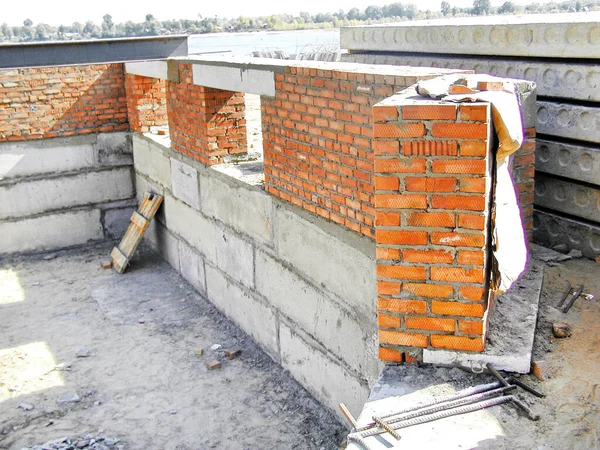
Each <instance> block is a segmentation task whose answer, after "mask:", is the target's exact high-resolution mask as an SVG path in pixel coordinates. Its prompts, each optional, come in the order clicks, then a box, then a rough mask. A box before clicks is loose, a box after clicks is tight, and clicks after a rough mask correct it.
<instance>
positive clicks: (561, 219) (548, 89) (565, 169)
mask: <svg viewBox="0 0 600 450" xmlns="http://www.w3.org/2000/svg"><path fill="white" fill-rule="evenodd" d="M599 44H600V12H592V13H585V14H553V15H527V16H491V17H485V18H461V19H452V20H437V21H420V22H407V23H401V24H386V25H376V26H368V27H349V28H344V29H342V31H341V46H342V48H346V49H348V51H349V53H348V54H347V55H345V56H344V59H345V60H347V61H352V62H361V63H368V64H394V65H410V66H425V67H443V68H457V69H472V70H474V71H475V72H476V73H489V74H492V75H497V76H503V77H511V78H523V79H527V80H531V81H534V82H536V84H537V88H538V103H537V122H538V124H537V132H538V141H537V150H536V180H535V181H536V192H535V207H536V211H535V215H534V240H536V241H537V242H539V243H541V244H544V245H549V246H554V245H556V244H566V245H567V246H568V247H569V248H572V249H573V248H575V249H579V250H581V251H582V252H583V253H584V254H585V255H586V256H588V257H595V256H597V255H598V254H600V45H599Z"/></svg>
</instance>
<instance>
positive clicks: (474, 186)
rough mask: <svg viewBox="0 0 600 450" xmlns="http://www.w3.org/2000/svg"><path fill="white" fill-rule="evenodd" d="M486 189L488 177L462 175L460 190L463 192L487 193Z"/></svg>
mask: <svg viewBox="0 0 600 450" xmlns="http://www.w3.org/2000/svg"><path fill="white" fill-rule="evenodd" d="M485 190H486V179H485V178H468V177H462V178H461V179H460V191H461V192H478V193H485Z"/></svg>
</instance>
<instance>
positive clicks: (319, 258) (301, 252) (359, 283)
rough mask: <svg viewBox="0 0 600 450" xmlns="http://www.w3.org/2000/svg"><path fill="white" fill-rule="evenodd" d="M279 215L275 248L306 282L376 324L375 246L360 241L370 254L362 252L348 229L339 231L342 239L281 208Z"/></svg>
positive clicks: (339, 228) (361, 320)
mask: <svg viewBox="0 0 600 450" xmlns="http://www.w3.org/2000/svg"><path fill="white" fill-rule="evenodd" d="M275 215H276V217H275V228H274V236H275V248H276V249H277V252H278V254H279V256H280V257H281V258H282V259H283V260H284V261H286V262H287V263H289V264H291V265H292V266H293V267H295V268H296V269H298V271H299V272H300V273H301V274H302V276H303V277H304V278H307V279H309V280H311V281H313V283H315V284H317V285H322V286H324V287H325V288H326V289H327V290H328V291H330V292H332V293H334V294H335V295H336V296H338V297H339V298H340V299H341V300H342V301H343V302H344V303H346V304H347V305H349V306H350V307H351V308H352V310H353V312H354V314H356V317H357V318H358V320H359V322H360V323H368V322H370V321H372V320H373V312H374V311H375V310H376V283H375V280H376V279H377V277H376V275H375V244H374V242H372V241H370V240H368V238H364V239H362V238H357V239H359V240H360V241H361V242H360V243H364V244H365V247H366V248H368V254H367V253H364V252H363V251H361V250H358V249H357V248H356V247H355V245H356V244H354V245H350V244H349V242H351V240H350V238H355V236H354V235H353V234H352V232H351V231H349V230H347V229H345V228H342V227H335V230H336V231H337V232H338V233H339V234H338V235H335V234H331V233H328V232H325V231H324V230H323V229H322V228H321V227H320V226H318V225H316V224H315V223H311V222H309V221H308V220H307V219H305V218H304V217H302V216H300V215H299V214H297V213H296V212H294V211H292V210H290V209H287V208H285V207H280V208H277V209H276V212H275ZM350 235H351V236H350ZM347 238H348V239H347ZM371 251H372V253H371Z"/></svg>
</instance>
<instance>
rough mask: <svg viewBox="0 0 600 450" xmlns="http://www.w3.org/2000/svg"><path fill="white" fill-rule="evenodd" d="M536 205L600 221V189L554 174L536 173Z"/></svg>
mask: <svg viewBox="0 0 600 450" xmlns="http://www.w3.org/2000/svg"><path fill="white" fill-rule="evenodd" d="M534 203H535V205H536V206H543V207H544V208H548V209H553V210H555V211H560V212H562V213H566V214H571V215H573V216H577V217H581V218H583V219H588V220H593V221H595V222H600V191H599V190H598V189H594V188H592V187H589V186H586V185H582V184H578V183H572V182H569V181H566V180H563V179H560V178H554V177H553V176H552V175H545V174H543V173H540V172H537V173H536V174H535V200H534Z"/></svg>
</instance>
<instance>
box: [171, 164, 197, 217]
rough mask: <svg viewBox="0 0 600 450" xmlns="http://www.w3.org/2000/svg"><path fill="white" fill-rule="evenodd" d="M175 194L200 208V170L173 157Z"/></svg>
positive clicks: (172, 173)
mask: <svg viewBox="0 0 600 450" xmlns="http://www.w3.org/2000/svg"><path fill="white" fill-rule="evenodd" d="M171 185H172V186H173V187H172V191H173V195H174V196H175V197H177V198H178V199H180V200H181V201H183V202H185V203H187V204H188V205H190V206H191V207H193V208H195V209H198V210H199V209H200V192H199V185H198V171H197V170H196V169H194V168H193V167H191V166H189V165H188V164H186V163H184V162H181V161H179V160H177V159H174V158H171Z"/></svg>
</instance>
